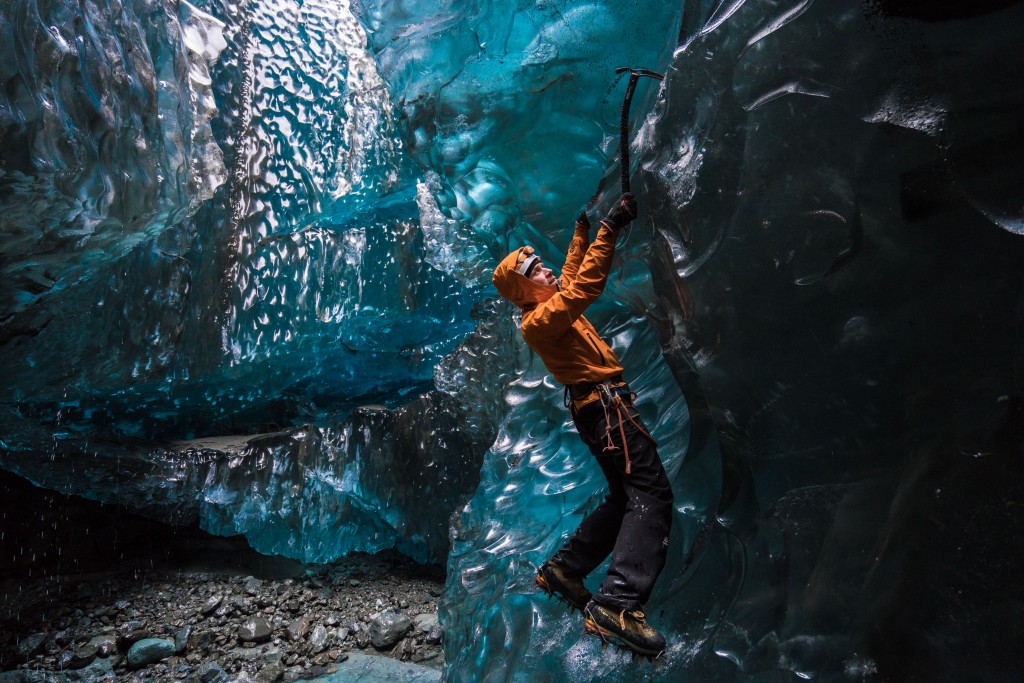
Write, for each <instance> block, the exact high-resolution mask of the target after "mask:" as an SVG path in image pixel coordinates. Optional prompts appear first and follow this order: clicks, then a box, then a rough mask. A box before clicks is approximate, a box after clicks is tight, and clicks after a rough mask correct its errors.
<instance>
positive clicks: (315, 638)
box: [309, 624, 328, 654]
mask: <svg viewBox="0 0 1024 683" xmlns="http://www.w3.org/2000/svg"><path fill="white" fill-rule="evenodd" d="M327 638H328V633H327V629H326V628H324V626H323V625H322V624H317V625H316V626H314V627H313V630H312V631H311V632H310V634H309V645H310V648H311V649H310V652H312V653H314V654H315V653H317V652H320V651H321V650H323V649H324V648H325V647H327Z"/></svg>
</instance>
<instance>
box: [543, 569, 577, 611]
mask: <svg viewBox="0 0 1024 683" xmlns="http://www.w3.org/2000/svg"><path fill="white" fill-rule="evenodd" d="M537 587H538V588H540V589H541V590H542V591H544V592H545V593H547V594H548V595H551V596H554V597H556V598H558V599H559V600H561V601H563V602H566V603H568V605H569V607H570V609H572V608H575V609H578V610H580V611H582V610H583V608H584V607H586V606H587V603H588V602H590V591H588V590H587V587H586V586H584V585H583V581H582V580H580V579H577V578H574V577H572V576H569V574H567V573H566V571H565V570H564V569H562V568H561V567H559V566H558V565H557V564H552V563H551V562H545V563H544V564H542V565H541V566H540V567H539V568H538V569H537Z"/></svg>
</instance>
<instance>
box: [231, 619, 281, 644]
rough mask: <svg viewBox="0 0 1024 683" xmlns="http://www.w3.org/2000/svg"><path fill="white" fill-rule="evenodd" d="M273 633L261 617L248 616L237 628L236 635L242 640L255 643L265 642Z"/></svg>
mask: <svg viewBox="0 0 1024 683" xmlns="http://www.w3.org/2000/svg"><path fill="white" fill-rule="evenodd" d="M272 633H273V629H271V627H270V624H268V623H267V620H266V619H264V618H263V617H250V618H249V619H246V620H245V623H243V624H242V625H241V626H240V627H239V628H238V637H239V638H240V639H242V640H251V641H254V642H257V643H265V642H267V641H268V640H270V636H271V634H272Z"/></svg>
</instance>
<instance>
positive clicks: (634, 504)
mask: <svg viewBox="0 0 1024 683" xmlns="http://www.w3.org/2000/svg"><path fill="white" fill-rule="evenodd" d="M623 409H624V410H628V411H629V416H630V417H632V418H633V421H634V422H636V423H637V425H639V426H640V427H642V428H643V429H644V431H646V427H645V426H644V425H643V422H642V421H641V420H640V415H639V413H637V411H636V409H635V408H633V407H632V406H625V407H624V408H623ZM623 418H624V419H623V424H622V430H621V431H620V430H619V425H618V418H617V416H616V414H615V413H614V411H612V413H611V420H612V429H611V432H610V435H611V437H612V442H613V443H614V445H615V446H616V447H617V449H616V450H614V451H611V452H606V451H603V450H602V452H601V453H600V454H595V455H596V457H597V458H598V461H599V462H602V469H604V470H606V471H610V472H611V473H612V476H616V477H617V478H618V481H620V482H621V486H622V490H623V492H624V494H625V496H626V500H627V502H626V509H625V514H624V515H623V518H622V523H621V526H620V528H619V530H618V534H617V538H616V541H615V546H614V548H613V549H612V553H611V555H612V561H611V565H610V566H609V568H608V576H607V577H606V578H605V580H604V582H603V583H602V584H601V588H600V589H599V590H598V592H597V594H596V595H595V596H594V599H595V600H597V601H598V602H599V603H601V604H604V605H607V606H608V607H611V608H614V609H624V610H635V609H640V608H641V607H642V606H643V605H644V604H645V603H646V602H647V600H648V599H650V597H651V591H652V590H653V589H654V584H655V582H656V581H657V579H658V576H659V575H660V574H661V571H662V569H664V568H665V559H666V557H667V555H668V536H669V531H670V529H671V525H672V505H673V499H672V487H671V484H670V483H669V481H668V476H667V475H666V474H665V468H664V467H663V466H662V464H661V458H660V457H659V456H658V449H657V446H656V445H655V444H654V442H653V441H652V440H651V439H650V438H649V437H647V436H645V435H644V433H643V432H641V431H640V429H638V428H637V426H635V425H634V424H633V423H632V422H630V421H629V420H628V419H625V415H623ZM623 433H624V434H625V445H626V446H627V447H628V451H629V460H630V463H631V471H630V473H629V474H628V475H627V474H626V458H625V452H624V450H623V442H622V434H623ZM602 436H603V435H602Z"/></svg>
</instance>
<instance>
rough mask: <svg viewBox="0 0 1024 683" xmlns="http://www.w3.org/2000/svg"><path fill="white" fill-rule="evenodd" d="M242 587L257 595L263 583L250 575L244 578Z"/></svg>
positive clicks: (247, 591)
mask: <svg viewBox="0 0 1024 683" xmlns="http://www.w3.org/2000/svg"><path fill="white" fill-rule="evenodd" d="M242 588H243V589H244V590H245V592H246V593H248V594H249V595H259V592H260V589H262V588H263V584H262V583H261V582H260V580H259V579H257V578H256V577H255V576H250V577H249V578H247V579H246V580H245V584H243V586H242Z"/></svg>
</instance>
